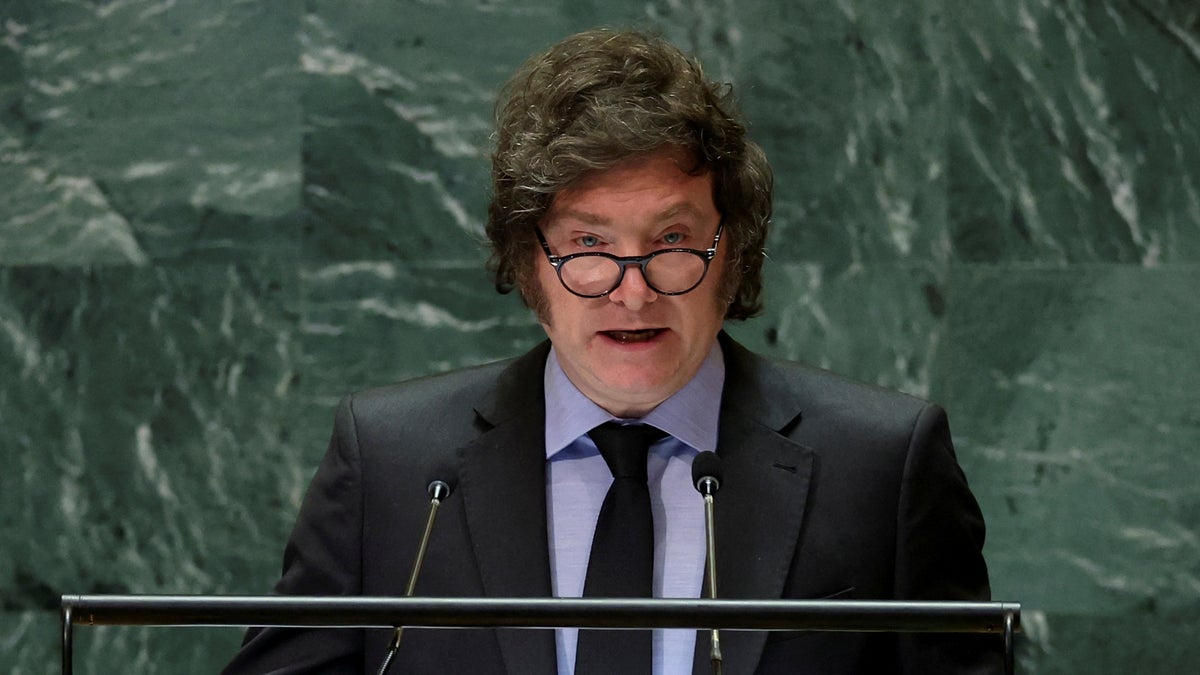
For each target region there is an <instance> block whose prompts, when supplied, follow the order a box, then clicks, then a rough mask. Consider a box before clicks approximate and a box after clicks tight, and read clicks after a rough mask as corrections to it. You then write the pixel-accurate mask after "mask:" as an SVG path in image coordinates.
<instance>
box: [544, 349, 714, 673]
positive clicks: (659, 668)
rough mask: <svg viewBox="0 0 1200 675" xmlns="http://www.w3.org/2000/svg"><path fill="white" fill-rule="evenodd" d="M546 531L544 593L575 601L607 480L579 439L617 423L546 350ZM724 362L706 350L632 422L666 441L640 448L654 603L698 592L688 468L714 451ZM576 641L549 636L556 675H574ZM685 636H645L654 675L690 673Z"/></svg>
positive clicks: (699, 564) (700, 531) (700, 516)
mask: <svg viewBox="0 0 1200 675" xmlns="http://www.w3.org/2000/svg"><path fill="white" fill-rule="evenodd" d="M544 377H545V387H546V508H547V514H546V519H547V522H546V528H547V533H548V534H549V540H550V574H551V588H552V590H553V593H554V595H555V596H556V597H563V598H578V597H581V596H582V595H583V583H584V579H585V577H586V576H587V563H588V556H589V555H590V553H591V548H592V535H593V534H594V532H595V529H596V519H597V518H598V517H599V515H600V506H601V505H602V504H603V502H604V496H605V494H607V493H608V487H609V484H610V483H612V473H611V472H609V470H608V467H607V466H606V465H605V463H604V458H602V457H601V456H600V452H599V451H598V450H597V449H596V445H595V444H594V443H593V442H592V440H591V439H590V438H588V437H587V432H588V431H589V430H591V429H593V428H594V427H597V426H599V425H600V424H603V423H605V422H608V421H610V420H613V419H617V418H615V417H613V416H612V415H610V414H609V413H608V412H606V411H605V410H604V409H603V408H601V407H600V406H598V405H596V404H595V403H593V402H592V401H591V400H590V399H588V398H587V397H586V396H584V395H583V393H581V392H580V391H579V389H577V388H576V387H575V385H574V384H572V383H571V381H570V380H569V379H568V378H567V376H566V373H564V372H563V370H562V367H561V366H560V365H559V363H558V356H557V354H556V353H555V352H554V350H553V349H551V350H550V356H549V357H548V358H547V359H546V371H545V376H544ZM724 384H725V360H724V358H723V357H722V356H721V348H720V346H719V345H717V344H716V343H713V347H712V350H711V351H709V353H708V356H707V357H706V358H705V360H704V363H703V364H702V365H701V366H700V370H699V372H697V373H696V376H695V377H693V378H692V379H691V380H690V381H689V382H688V383H687V384H686V385H684V387H683V389H681V390H679V391H678V392H676V393H675V395H673V396H672V397H671V398H669V399H667V400H666V401H663V402H662V403H661V404H659V406H658V407H656V408H655V409H654V410H652V411H650V413H649V414H647V415H646V416H645V417H643V418H641V420H639V421H640V422H644V423H646V424H650V425H653V426H655V427H658V428H659V429H662V430H663V431H665V432H667V433H668V434H670V436H668V437H666V438H664V439H662V440H661V441H659V442H658V443H655V444H654V446H653V447H651V448H650V454H649V457H648V458H647V463H646V470H647V474H648V481H649V485H650V508H651V512H652V515H653V518H654V596H655V597H661V598H698V597H700V591H701V589H702V586H703V582H704V547H705V542H704V500H703V498H702V497H701V496H700V495H699V493H697V492H696V490H695V488H694V487H692V459H693V458H694V457H695V456H696V455H697V454H699V453H700V452H703V451H706V450H716V448H717V418H718V414H719V412H720V408H721V390H722V388H723V386H724ZM578 634H579V631H578V630H577V629H574V628H562V629H559V630H557V631H555V643H556V646H557V649H558V673H559V675H574V672H575V647H576V640H577V638H578ZM695 647H696V631H694V630H655V631H654V637H653V643H652V648H653V654H654V675H687V674H688V673H691V672H692V656H693V651H694V650H695Z"/></svg>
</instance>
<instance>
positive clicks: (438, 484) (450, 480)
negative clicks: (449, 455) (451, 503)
mask: <svg viewBox="0 0 1200 675" xmlns="http://www.w3.org/2000/svg"><path fill="white" fill-rule="evenodd" d="M428 475H429V476H431V479H430V481H429V486H428V487H426V488H425V491H426V492H428V493H429V498H430V499H439V500H440V499H445V498H446V497H449V496H450V493H451V492H453V491H454V488H455V487H456V484H457V482H458V481H457V480H456V479H457V474H456V473H455V471H454V468H453V467H451V466H437V467H435V468H434V470H433V471H431V472H429V474H428Z"/></svg>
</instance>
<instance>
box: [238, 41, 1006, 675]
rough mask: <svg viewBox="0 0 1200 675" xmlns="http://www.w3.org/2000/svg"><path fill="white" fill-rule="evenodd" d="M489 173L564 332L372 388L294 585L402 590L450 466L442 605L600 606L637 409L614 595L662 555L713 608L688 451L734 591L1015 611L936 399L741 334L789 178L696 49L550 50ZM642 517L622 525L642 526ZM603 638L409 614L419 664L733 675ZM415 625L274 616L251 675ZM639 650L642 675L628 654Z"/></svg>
mask: <svg viewBox="0 0 1200 675" xmlns="http://www.w3.org/2000/svg"><path fill="white" fill-rule="evenodd" d="M493 179H494V185H493V187H494V194H493V199H492V203H491V206H490V210H489V221H488V235H489V238H490V240H491V243H492V246H493V259H492V269H493V271H494V274H495V277H496V282H497V286H498V288H500V289H502V290H508V289H511V288H514V287H515V288H517V289H518V290H519V291H520V293H521V295H522V297H523V298H524V300H525V301H526V303H527V304H528V305H529V306H530V307H531V308H532V309H533V310H534V311H535V312H536V314H537V316H538V318H539V320H540V322H541V324H542V326H543V327H544V329H545V331H546V335H547V337H548V338H549V341H548V342H547V343H544V344H542V345H540V346H539V347H537V348H535V349H534V350H533V351H532V352H530V353H528V354H525V355H524V356H521V357H519V358H517V359H515V360H513V361H510V362H504V363H499V364H493V365H489V366H483V367H480V368H476V369H471V370H467V371H461V372H455V373H450V374H446V375H441V376H437V377H432V378H426V379H422V380H418V381H415V382H410V383H405V384H401V385H397V386H394V387H389V388H384V389H380V390H375V391H369V392H365V393H361V394H357V395H355V396H351V397H349V398H347V399H346V400H345V401H344V402H343V403H342V405H341V408H340V409H339V411H338V414H337V422H336V426H335V430H334V434H333V439H332V440H331V442H330V450H329V453H328V454H327V455H326V457H325V459H324V461H323V462H322V464H321V466H320V468H319V470H318V472H317V475H316V477H315V478H314V481H313V484H312V487H311V488H310V491H309V493H308V495H307V497H306V498H305V502H304V505H303V508H302V510H301V513H300V516H299V519H298V521H297V524H296V528H295V531H294V532H293V534H292V537H291V539H290V541H289V543H288V547H287V551H286V554H285V562H284V572H283V577H282V579H281V580H280V581H279V584H278V586H277V591H278V592H280V593H287V594H318V595H359V594H362V595H371V596H394V595H401V594H402V593H403V587H404V584H405V581H406V578H407V573H408V570H409V566H410V565H411V563H412V560H413V557H414V554H415V548H416V545H417V542H418V540H419V536H420V532H421V528H422V526H423V520H424V514H425V508H424V505H425V504H426V503H427V498H426V497H425V487H426V485H427V484H428V483H429V482H430V480H432V479H435V478H446V477H452V479H453V480H455V481H456V482H457V488H456V490H455V492H454V493H453V495H452V496H451V497H450V498H449V499H448V500H447V501H446V502H445V503H444V504H443V506H442V508H441V515H440V516H439V521H438V524H437V528H436V531H435V532H434V535H433V539H432V542H431V544H430V549H429V552H428V554H427V557H426V561H425V567H424V571H423V573H422V577H421V580H420V583H419V584H418V586H417V594H419V595H424V596H434V597H438V596H444V597H452V596H495V597H546V596H559V597H579V596H581V595H584V594H586V595H593V593H592V592H591V591H590V590H589V589H591V588H593V586H592V584H593V583H596V584H600V583H601V582H599V581H595V580H594V574H598V573H597V572H596V569H598V568H599V567H600V566H601V565H603V564H611V563H610V562H603V563H601V562H597V557H596V556H600V555H603V552H602V550H601V549H602V548H604V546H607V544H605V545H604V546H602V545H601V543H600V542H601V539H603V538H606V537H608V536H609V535H608V534H607V533H608V532H609V529H608V524H607V523H605V520H606V518H608V516H606V515H605V513H606V512H607V511H608V510H609V508H610V507H609V499H610V496H609V492H610V485H611V490H612V491H613V492H614V493H615V492H616V491H617V489H618V488H617V486H618V483H620V484H621V485H623V486H625V485H628V483H626V482H623V481H626V480H628V478H627V477H625V476H623V475H621V473H620V471H618V469H617V468H616V467H615V465H613V462H612V460H610V454H609V451H608V450H607V447H606V448H605V449H603V450H602V449H599V446H605V444H606V443H607V442H608V441H605V440H604V433H607V432H602V431H601V429H611V426H605V423H606V422H611V421H613V420H618V421H620V422H623V423H626V424H628V423H631V422H635V423H638V424H642V425H647V426H648V427H649V429H650V431H646V429H647V426H640V427H633V428H634V429H640V430H641V431H637V432H636V433H638V434H641V433H642V432H643V431H646V433H647V434H650V435H661V433H662V432H665V434H666V436H665V437H662V438H653V439H652V438H647V439H645V442H644V443H643V444H642V448H641V450H640V452H641V453H643V454H642V455H641V456H642V457H644V458H645V459H640V460H638V461H640V462H641V463H642V465H641V466H639V467H637V470H638V471H641V474H642V476H641V477H636V478H635V479H634V480H633V483H635V484H637V483H639V482H640V486H635V489H638V488H640V490H642V491H646V490H648V492H649V494H650V497H649V499H648V500H645V498H644V497H639V499H643V500H644V501H647V502H648V503H649V505H650V506H649V507H648V508H649V511H650V514H649V515H648V516H647V519H648V520H647V521H646V525H645V527H650V526H651V525H650V522H651V521H652V536H653V542H652V546H651V548H652V550H651V549H645V550H644V551H643V553H642V554H638V555H634V554H633V553H628V554H627V557H626V558H625V559H621V560H619V561H618V563H617V567H616V570H617V572H616V574H615V575H613V576H615V577H616V580H615V582H616V583H625V582H627V581H628V579H627V578H626V577H633V576H636V575H635V574H634V573H633V572H632V571H627V570H626V569H625V568H623V567H621V565H622V564H626V565H628V568H629V570H632V569H633V568H634V567H637V566H638V565H644V566H645V576H646V580H645V582H644V583H645V584H648V588H649V590H650V591H651V592H652V594H653V595H655V596H659V597H693V598H695V597H699V596H700V595H701V592H702V587H703V569H704V534H703V511H702V501H701V499H700V497H699V496H698V495H697V494H696V493H695V491H694V490H693V489H692V487H691V477H690V464H691V461H692V459H693V458H694V457H695V456H696V455H697V454H698V453H699V452H701V451H709V450H714V451H716V452H717V454H718V455H719V456H720V457H721V458H722V463H723V466H724V474H725V476H724V486H723V488H722V490H721V493H720V495H719V497H718V500H719V505H718V509H717V531H718V536H719V543H718V550H717V560H718V561H719V567H720V570H721V573H722V581H721V587H720V592H721V593H720V594H721V596H722V597H728V598H798V599H806V598H807V599H817V598H847V599H917V600H924V599H953V600H987V599H988V598H989V590H988V580H987V570H986V566H985V564H984V561H983V558H982V554H981V548H982V545H983V520H982V516H981V515H980V512H979V509H978V506H977V505H976V502H975V500H974V498H973V497H972V496H971V494H970V491H969V490H968V488H967V485H966V481H965V478H964V477H963V475H962V472H961V471H960V470H959V468H958V465H957V463H956V461H955V458H954V453H953V448H952V446H951V443H950V438H949V431H948V428H947V425H946V418H945V415H944V413H943V412H942V410H941V409H940V408H938V407H936V406H933V405H930V404H927V403H924V402H921V401H918V400H916V399H913V398H910V397H907V396H904V395H901V394H897V393H893V392H887V391H883V390H879V389H876V388H873V387H869V386H865V385H860V384H856V383H851V382H848V381H846V380H842V379H840V378H838V377H836V376H833V375H830V374H828V373H825V372H822V371H818V370H814V369H809V368H805V367H802V366H798V365H794V364H783V363H775V362H770V361H767V360H765V359H762V358H760V357H758V356H755V355H753V354H751V353H749V352H748V351H746V350H745V349H744V348H742V347H741V346H739V345H738V344H737V343H736V342H734V341H733V340H732V339H730V338H729V337H728V336H726V335H725V334H724V333H722V332H721V327H722V323H723V321H724V320H726V319H743V318H746V317H749V316H751V315H753V314H754V313H756V312H757V310H758V309H759V306H760V305H759V292H760V284H761V281H760V276H761V274H760V271H761V266H762V261H763V251H762V247H763V242H764V240H765V237H766V227H767V223H768V220H769V217H770V210H771V189H772V185H771V172H770V168H769V166H768V165H767V163H766V160H765V158H764V156H763V154H762V152H761V151H760V150H759V148H758V147H757V146H756V145H754V144H753V143H752V142H751V141H749V140H748V139H747V138H746V135H745V129H744V127H743V126H742V125H741V123H740V122H738V121H737V119H735V118H734V117H733V115H732V113H731V109H730V104H729V103H728V102H727V101H726V100H725V99H724V97H723V96H722V95H721V94H720V92H719V91H718V90H717V88H716V87H715V86H714V85H712V84H711V83H709V82H707V81H706V80H705V79H704V77H703V75H702V73H701V70H700V68H699V66H698V65H697V64H696V63H695V62H694V61H693V60H691V59H689V58H688V57H686V56H685V55H683V54H682V53H681V52H679V51H678V50H677V49H676V48H675V47H673V46H671V45H670V44H668V43H666V42H665V41H663V40H661V39H657V38H653V37H647V36H644V35H640V34H636V33H618V32H608V31H592V32H587V33H583V34H580V35H576V36H573V37H571V38H568V39H566V40H564V41H563V42H561V43H559V44H557V45H555V46H553V47H551V48H550V49H549V50H548V51H546V52H545V53H543V54H540V55H538V56H535V57H533V58H532V59H530V60H529V61H528V62H527V63H526V64H525V65H524V66H523V67H522V68H521V69H520V70H519V71H518V72H517V74H516V75H515V76H514V77H513V79H512V80H511V81H510V82H509V83H508V85H507V86H506V88H505V89H504V92H503V93H502V96H501V101H500V104H499V105H498V106H497V135H496V148H495V152H494V154H493ZM654 430H661V431H654ZM628 431H630V428H628V427H627V428H623V429H620V430H618V432H617V433H623V432H628ZM646 444H650V445H649V448H648V450H647V448H646V447H645V446H646ZM610 465H611V466H613V468H612V470H611V471H610V468H609V467H610ZM614 475H617V476H619V477H618V478H616V479H614V477H613V476H614ZM622 489H624V488H622ZM638 508H645V507H638ZM631 523H632V518H630V519H629V520H628V521H626V522H621V523H618V524H617V527H616V530H617V531H618V533H617V534H615V535H613V536H616V537H624V536H627V535H628V532H625V533H621V532H620V530H622V529H625V530H634V529H636V528H637V527H642V525H640V524H639V525H637V526H636V527H635V526H634V525H633V524H631ZM602 531H603V532H604V533H605V534H602ZM647 536H649V534H648V535H647ZM593 539H595V541H596V545H595V546H593ZM621 541H624V540H621ZM619 545H623V544H620V542H619ZM639 545H640V544H639ZM630 546H631V547H632V544H630ZM629 550H630V551H632V548H630V549H629ZM650 557H652V562H651V561H650ZM635 558H637V559H638V560H637V561H635ZM639 583H641V582H639ZM612 594H622V592H621V591H616V592H615V593H612ZM587 633H591V634H607V635H608V636H615V635H618V634H627V635H628V634H636V632H632V631H589V632H584V633H579V632H577V631H573V630H559V631H554V632H549V631H533V630H441V631H437V630H414V629H410V630H409V631H407V632H406V634H405V639H404V642H403V644H402V646H401V648H400V650H399V653H398V654H397V656H396V665H395V671H396V672H404V673H434V672H437V673H441V672H451V673H497V674H499V673H508V674H509V675H516V674H523V673H551V672H556V671H557V672H558V673H581V672H585V671H586V672H633V670H634V669H637V670H640V672H651V670H650V665H651V663H652V664H653V672H654V673H656V674H665V673H670V674H676V673H692V672H695V673H703V672H707V671H708V659H707V653H708V637H707V634H704V633H702V634H700V635H699V636H698V635H697V632H696V631H686V630H681V631H654V632H653V635H652V637H650V638H648V639H645V640H644V641H643V642H638V641H637V640H639V639H641V638H633V640H634V641H633V642H628V643H603V642H600V643H597V642H595V641H594V636H593V635H587ZM641 635H642V636H645V635H646V634H645V633H641ZM389 637H390V635H389V632H388V631H383V630H380V631H357V630H331V631H287V630H263V631H254V630H252V631H251V632H250V634H249V635H248V637H247V642H246V645H245V646H244V648H243V651H242V652H241V653H240V654H239V655H238V658H237V659H236V660H235V662H234V663H233V664H231V666H230V669H229V672H273V673H299V672H347V673H349V672H373V671H374V670H375V669H376V668H377V667H378V664H379V662H380V661H381V659H382V656H383V653H384V650H385V647H386V645H387V643H388V640H389ZM595 639H599V638H595ZM722 643H723V644H722V647H723V652H724V657H725V672H727V673H730V674H731V675H735V674H741V673H762V674H768V673H789V674H790V673H823V674H826V673H891V672H912V673H939V672H956V673H957V672H979V673H982V672H993V671H994V670H995V669H997V668H998V665H999V659H998V655H997V653H996V650H995V649H994V648H993V645H992V644H991V643H989V642H981V641H980V639H979V638H970V637H963V636H952V637H914V636H896V635H891V634H832V633H771V634H769V635H768V634H766V633H753V632H733V631H727V632H725V633H724V634H723V635H722ZM597 644H600V645H602V646H600V647H597V646H596V645H597ZM604 644H608V645H610V646H607V647H605V646H603V645H604ZM614 644H626V645H629V644H636V645H638V646H636V647H625V646H611V645H614ZM597 649H598V650H599V651H597ZM631 652H636V654H637V655H636V656H635V657H632V660H633V661H634V662H636V663H637V665H636V666H631V667H630V670H626V666H617V665H615V664H617V663H619V661H618V658H619V657H624V656H628V655H629V653H631ZM597 654H599V656H598V657H597V656H596V655H597ZM589 659H590V661H589ZM597 659H599V661H597ZM607 659H611V661H608V660H607ZM597 664H598V665H597ZM606 664H608V670H607V671H606V670H605V668H606Z"/></svg>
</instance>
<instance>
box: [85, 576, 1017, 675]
mask: <svg viewBox="0 0 1200 675" xmlns="http://www.w3.org/2000/svg"><path fill="white" fill-rule="evenodd" d="M1020 617H1021V605H1020V604H1019V603H1014V602H909V601H882V600H881V601H856V600H690V599H659V598H655V599H636V600H634V599H628V600H627V599H593V598H585V599H574V598H423V597H405V598H392V597H343V596H337V597H315V596H212V595H63V596H62V672H63V673H64V675H71V673H72V667H73V666H72V651H73V636H74V630H75V627H76V626H285V627H308V628H315V627H325V628H392V627H394V626H412V627H422V628H566V627H576V628H604V629H652V628H689V629H697V630H708V629H721V630H768V631H769V630H789V631H795V630H806V631H837V632H899V633H990V634H995V635H997V636H998V639H999V638H1000V637H1002V638H1003V640H1004V668H1005V672H1006V673H1009V674H1011V673H1013V672H1014V660H1013V637H1014V634H1015V633H1016V632H1019V631H1020Z"/></svg>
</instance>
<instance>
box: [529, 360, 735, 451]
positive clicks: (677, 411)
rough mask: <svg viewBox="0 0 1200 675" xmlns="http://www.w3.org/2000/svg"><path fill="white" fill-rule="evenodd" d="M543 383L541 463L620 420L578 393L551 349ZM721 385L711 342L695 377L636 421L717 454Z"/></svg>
mask: <svg viewBox="0 0 1200 675" xmlns="http://www.w3.org/2000/svg"><path fill="white" fill-rule="evenodd" d="M543 381H544V384H545V388H546V459H550V458H552V457H554V455H556V454H558V453H559V452H561V451H562V450H563V449H565V448H566V447H567V446H569V445H571V444H572V443H573V442H574V441H575V439H577V438H579V437H580V436H582V435H584V434H586V433H587V432H588V431H591V430H592V429H594V428H595V427H597V426H599V425H601V424H603V423H605V422H608V421H610V420H615V419H619V418H617V417H614V416H613V415H611V414H610V413H609V412H608V411H606V410H604V409H603V408H601V407H600V406H598V405H596V404H595V403H593V402H592V400H591V399H589V398H588V397H587V396H584V394H583V392H581V391H579V389H578V388H577V387H576V386H575V384H574V383H573V382H571V380H570V379H569V378H568V377H567V374H566V373H565V372H563V369H562V366H561V365H560V364H559V362H558V354H557V352H555V350H554V348H553V347H551V348H550V355H549V356H548V357H547V358H546V369H545V374H544V375H543ZM724 386H725V359H724V358H723V356H722V355H721V346H720V345H719V344H718V343H717V342H716V341H714V342H713V345H712V348H711V349H710V350H709V352H708V356H706V357H705V358H704V362H703V363H701V364H700V370H699V371H697V372H696V375H695V376H694V377H693V378H692V379H690V380H688V382H687V384H685V385H683V388H682V389H680V390H679V391H677V392H675V393H674V394H672V395H671V397H670V398H668V399H667V400H665V401H663V402H662V403H660V404H659V405H658V406H657V407H656V408H654V409H653V410H651V411H650V412H649V413H647V414H646V416H645V417H643V418H641V419H640V420H638V421H640V422H644V423H646V424H650V425H653V426H655V427H658V428H659V429H662V430H663V431H665V432H667V433H668V434H670V435H671V436H674V437H675V438H677V439H679V440H680V441H682V442H683V443H685V444H687V445H688V446H690V447H692V448H694V449H695V450H697V451H698V452H704V451H706V450H716V449H717V423H718V418H719V413H720V410H721V391H722V389H723V388H724Z"/></svg>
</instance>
